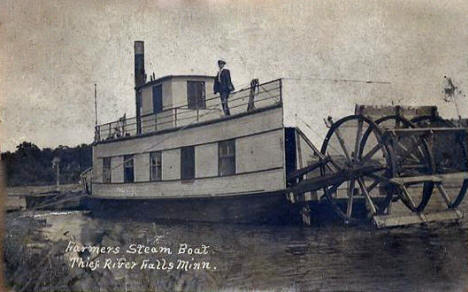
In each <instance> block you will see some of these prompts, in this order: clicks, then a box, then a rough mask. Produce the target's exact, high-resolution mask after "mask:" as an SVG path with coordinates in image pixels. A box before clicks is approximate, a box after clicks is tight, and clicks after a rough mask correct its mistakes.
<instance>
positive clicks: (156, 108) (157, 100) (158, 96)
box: [153, 85, 163, 114]
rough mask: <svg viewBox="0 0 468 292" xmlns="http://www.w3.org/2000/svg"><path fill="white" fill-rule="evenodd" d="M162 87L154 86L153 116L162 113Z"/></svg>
mask: <svg viewBox="0 0 468 292" xmlns="http://www.w3.org/2000/svg"><path fill="white" fill-rule="evenodd" d="M162 110H163V104H162V85H157V86H153V114H157V113H160V112H162Z"/></svg>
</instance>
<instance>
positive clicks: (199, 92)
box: [187, 81, 206, 109]
mask: <svg viewBox="0 0 468 292" xmlns="http://www.w3.org/2000/svg"><path fill="white" fill-rule="evenodd" d="M187 104H188V108H189V109H199V108H206V102H205V82H204V81H187Z"/></svg>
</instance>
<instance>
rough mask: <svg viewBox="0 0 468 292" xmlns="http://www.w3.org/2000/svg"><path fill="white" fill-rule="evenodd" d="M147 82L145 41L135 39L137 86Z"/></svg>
mask: <svg viewBox="0 0 468 292" xmlns="http://www.w3.org/2000/svg"><path fill="white" fill-rule="evenodd" d="M145 83H146V74H145V43H144V42H143V41H135V87H139V86H142V85H143V84H145Z"/></svg>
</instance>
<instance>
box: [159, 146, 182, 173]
mask: <svg viewBox="0 0 468 292" xmlns="http://www.w3.org/2000/svg"><path fill="white" fill-rule="evenodd" d="M162 179H163V180H171V179H180V149H172V150H166V151H163V152H162Z"/></svg>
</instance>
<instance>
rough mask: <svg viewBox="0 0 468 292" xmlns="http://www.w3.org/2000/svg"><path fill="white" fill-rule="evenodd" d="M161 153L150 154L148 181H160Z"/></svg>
mask: <svg viewBox="0 0 468 292" xmlns="http://www.w3.org/2000/svg"><path fill="white" fill-rule="evenodd" d="M161 164H162V163H161V151H157V152H151V153H150V180H151V181H160V180H161V178H162V173H161Z"/></svg>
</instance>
